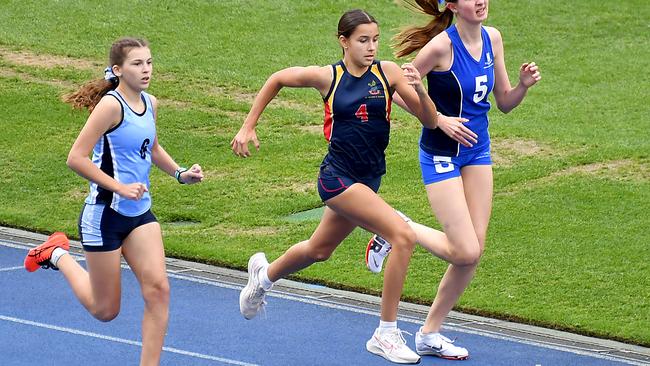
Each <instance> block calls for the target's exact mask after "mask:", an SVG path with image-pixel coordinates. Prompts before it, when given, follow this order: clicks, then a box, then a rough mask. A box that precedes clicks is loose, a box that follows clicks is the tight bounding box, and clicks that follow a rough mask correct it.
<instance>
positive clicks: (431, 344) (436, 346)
mask: <svg viewBox="0 0 650 366" xmlns="http://www.w3.org/2000/svg"><path fill="white" fill-rule="evenodd" d="M453 343H454V341H452V340H450V339H449V338H447V337H445V336H443V335H442V334H440V333H422V328H420V330H419V331H418V332H417V333H415V350H416V351H417V352H418V354H420V355H422V356H425V355H432V356H437V357H440V358H444V359H446V360H466V359H468V358H469V352H467V349H465V348H463V347H457V346H454V345H453Z"/></svg>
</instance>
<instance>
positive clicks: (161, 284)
mask: <svg viewBox="0 0 650 366" xmlns="http://www.w3.org/2000/svg"><path fill="white" fill-rule="evenodd" d="M169 292H170V291H169V281H168V280H167V278H166V277H164V278H160V279H158V280H154V281H151V282H149V283H147V284H145V285H143V286H142V297H143V298H144V301H145V302H146V303H147V304H149V305H152V304H169Z"/></svg>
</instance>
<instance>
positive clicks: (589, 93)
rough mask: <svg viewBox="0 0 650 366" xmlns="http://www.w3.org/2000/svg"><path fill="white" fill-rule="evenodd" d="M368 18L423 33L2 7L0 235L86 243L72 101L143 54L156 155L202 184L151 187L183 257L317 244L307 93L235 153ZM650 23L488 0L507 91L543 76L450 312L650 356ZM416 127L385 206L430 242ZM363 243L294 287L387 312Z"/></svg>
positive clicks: (507, 132)
mask: <svg viewBox="0 0 650 366" xmlns="http://www.w3.org/2000/svg"><path fill="white" fill-rule="evenodd" d="M353 7H362V8H364V9H367V10H368V11H369V12H370V13H371V14H373V15H374V16H375V17H376V18H377V19H378V20H379V22H380V25H381V31H382V44H381V51H380V55H379V57H380V58H381V59H393V58H392V53H391V51H390V48H389V43H390V42H389V39H390V37H391V36H392V35H393V34H395V32H396V29H397V28H398V27H401V26H404V25H407V24H409V22H413V21H421V20H422V19H423V18H421V17H419V16H413V14H411V13H409V12H408V11H407V10H405V9H404V8H402V7H399V6H398V5H396V4H395V3H394V2H393V1H325V0H322V1H304V0H300V1H298V0H296V1H290V2H287V1H279V0H266V1H249V0H239V1H228V0H220V1H199V0H195V1H187V2H183V3H177V2H168V1H137V2H134V1H130V2H127V1H123V0H114V1H111V2H102V3H101V4H99V5H97V4H96V2H84V1H73V0H68V1H66V0H61V1H56V2H54V1H52V2H48V5H47V6H43V5H42V2H40V1H20V2H18V1H0V110H1V111H2V113H1V117H0V123H1V125H0V126H1V127H2V133H0V184H1V186H2V191H1V193H0V224H2V225H7V226H13V227H20V228H26V229H29V230H34V231H39V232H43V233H49V232H52V231H55V230H63V231H65V232H66V233H68V234H69V235H70V236H72V237H76V236H77V229H76V220H77V217H78V214H79V210H80V208H81V202H82V200H83V198H84V196H85V194H86V193H87V190H88V188H87V182H86V181H84V180H83V179H82V178H80V177H78V176H76V175H75V174H74V173H73V172H72V171H70V170H69V169H67V167H66V166H65V159H66V156H67V152H68V150H69V148H70V146H71V144H72V142H73V141H74V139H75V137H76V135H77V133H78V132H79V130H80V129H81V127H82V126H83V123H84V121H85V119H86V116H87V114H86V113H84V112H79V111H72V110H71V109H70V108H69V107H68V106H67V105H65V104H63V103H62V102H61V101H60V96H61V95H62V94H64V93H66V92H68V91H71V90H73V89H74V88H75V87H76V86H78V85H79V84H80V83H82V82H83V81H85V80H88V79H90V78H98V77H101V76H102V69H103V67H105V65H104V64H105V63H106V58H107V51H108V47H109V46H110V43H111V42H112V41H113V40H114V39H116V38H118V37H120V36H123V35H136V36H142V37H145V38H147V39H148V40H149V41H150V42H151V48H152V52H153V55H154V59H155V72H154V79H153V83H152V86H151V89H150V92H151V93H153V94H154V95H156V96H157V97H158V98H159V99H160V102H161V107H160V110H159V121H158V129H159V138H160V141H161V144H162V145H163V146H165V148H166V149H167V150H168V151H169V152H170V153H171V154H172V156H174V157H175V159H176V160H177V161H178V162H180V163H182V164H184V165H190V164H191V163H194V162H198V163H200V164H201V165H202V166H203V167H204V169H205V170H206V180H205V182H204V183H202V184H200V185H196V186H181V185H179V184H177V183H176V182H175V181H174V179H173V178H170V177H167V176H164V175H163V174H162V173H161V172H160V171H154V173H153V176H152V185H153V189H152V194H153V199H154V212H155V213H156V215H157V216H158V218H159V220H160V221H161V222H162V224H163V229H164V234H165V245H166V248H167V253H168V254H169V255H171V256H176V257H181V258H188V259H193V260H198V261H202V262H209V263H215V264H220V265H224V266H228V267H234V268H245V265H246V261H247V260H248V257H249V256H250V255H251V254H252V253H254V252H256V251H259V250H263V251H265V252H266V253H267V256H268V257H269V258H270V259H274V258H276V257H277V256H279V255H280V254H281V253H282V252H283V251H284V250H285V249H286V248H288V247H289V246H290V245H291V244H293V243H294V242H297V241H299V240H303V239H304V238H307V237H308V236H309V235H310V234H311V232H312V231H313V230H314V228H315V227H316V224H317V221H314V220H308V221H303V222H296V221H289V220H287V219H286V217H287V216H288V215H291V214H293V213H298V212H301V211H305V210H308V209H312V208H316V207H320V206H321V202H320V200H319V198H318V194H317V192H316V189H315V177H316V174H317V168H318V165H319V163H320V161H321V159H322V157H323V155H324V154H325V152H326V149H327V146H326V143H325V141H324V139H323V138H322V134H321V129H320V127H319V126H320V125H321V123H322V107H321V101H320V98H319V95H318V93H317V92H316V91H314V90H290V91H289V90H287V91H283V92H282V93H281V94H280V96H279V97H278V99H277V100H276V101H275V102H273V104H272V105H271V107H270V108H269V109H268V110H267V111H266V113H265V114H264V115H263V117H262V119H261V124H260V126H259V129H258V136H259V137H260V139H261V142H262V149H261V151H260V152H259V153H257V154H255V155H254V157H253V158H249V159H238V158H236V157H235V156H234V155H233V154H232V153H231V152H230V150H229V142H230V139H231V138H232V136H234V134H235V133H236V132H237V130H238V129H239V127H240V125H241V123H242V121H243V118H244V117H245V114H246V113H247V111H248V108H249V107H250V103H251V102H252V99H253V97H254V95H255V92H256V91H257V90H258V88H259V87H260V86H261V85H262V83H263V82H264V80H265V79H266V78H267V77H268V76H269V75H270V74H271V73H272V72H274V71H276V70H278V69H281V68H284V67H287V66H291V65H312V64H319V65H324V64H328V63H332V62H335V61H337V60H338V58H339V57H340V49H339V48H338V46H337V43H336V39H335V36H334V35H335V32H336V24H337V21H338V18H339V17H340V15H341V14H342V13H343V12H344V11H345V10H347V9H350V8H353ZM648 19H650V6H648V5H647V0H630V1H625V2H618V3H616V4H613V3H612V4H603V3H600V2H588V1H581V2H566V1H559V0H548V1H542V0H530V1H499V0H493V1H492V2H491V10H490V19H489V22H488V24H489V25H493V26H496V27H497V28H499V29H500V30H501V32H502V34H503V37H504V41H505V47H506V62H507V64H508V71H509V73H510V79H511V81H512V82H513V83H514V82H516V80H517V74H516V70H517V67H518V65H519V64H520V63H522V62H526V61H529V60H534V61H536V62H537V63H538V64H539V65H540V66H541V70H542V75H543V79H542V81H541V82H540V84H539V85H537V86H535V87H534V88H533V89H531V90H530V92H529V96H528V98H527V99H526V100H525V102H524V103H523V104H522V105H521V106H520V107H519V108H517V109H516V110H514V111H513V112H511V113H510V114H509V115H503V114H500V113H499V112H498V111H496V110H495V111H493V112H492V113H491V115H490V118H491V122H492V124H491V133H492V137H493V141H494V148H493V151H494V155H495V161H496V163H495V167H494V171H495V198H494V211H493V218H492V221H491V226H490V230H489V235H488V244H487V249H486V251H485V255H484V257H483V259H482V263H481V265H480V267H479V270H478V273H477V275H476V278H475V280H474V281H473V282H472V284H471V285H470V287H469V288H468V289H467V291H466V293H465V294H464V295H463V297H462V298H461V300H460V303H459V304H458V307H457V310H460V311H465V312H470V313H478V314H483V315H489V316H495V317H498V318H504V319H513V320H516V321H521V322H526V323H531V324H537V325H542V326H547V327H553V328H558V329H565V330H570V331H575V332H579V333H583V334H589V335H595V336H599V337H606V338H613V339H619V340H624V341H627V342H631V343H636V344H641V345H645V346H650V327H648V324H650V305H649V304H650V302H649V301H648V299H649V298H650V287H649V281H650V280H649V278H650V264H649V263H650V236H649V235H648V230H649V229H650V220H649V219H648V216H646V215H647V214H648V212H650V142H648V137H649V136H650V133H649V132H648V131H650V118H649V117H650V107H649V103H648V98H649V97H650V92H649V89H650V88H649V86H650V76H649V75H650V74H648V72H647V70H648V66H650V65H649V64H650V61H649V60H650V39H649V38H648V36H647V34H648V27H649V26H650V23H649V22H648ZM418 135H419V128H418V123H417V122H416V121H415V120H414V119H413V118H411V117H410V116H408V115H407V114H406V113H404V112H403V111H395V113H394V124H393V135H392V138H391V145H390V146H389V148H388V151H387V161H388V174H387V175H386V176H385V178H384V181H383V185H382V190H381V194H382V196H383V197H384V198H385V199H386V200H387V201H388V202H389V203H391V204H392V205H394V206H395V207H397V208H399V209H400V210H402V211H404V212H406V213H407V214H409V215H410V216H412V217H413V218H414V219H416V220H417V221H419V222H422V223H425V224H429V225H433V226H436V225H437V224H436V223H435V219H434V218H433V217H432V215H431V213H430V209H429V207H428V203H427V200H426V195H425V192H424V188H423V186H422V184H421V182H420V178H419V165H418V162H417V155H416V154H417V138H418ZM367 238H368V234H367V233H365V232H363V231H362V230H357V231H355V233H353V234H352V235H351V236H350V237H349V238H348V240H346V241H345V242H344V243H343V244H342V245H341V247H340V248H339V249H338V250H337V251H336V253H335V254H334V256H333V257H332V259H331V260H329V261H328V262H325V263H322V264H317V265H314V266H312V267H311V268H309V269H307V270H304V271H302V272H300V273H298V274H297V275H296V276H295V278H296V279H300V280H304V281H313V282H318V283H324V284H327V285H331V286H334V287H341V288H351V289H356V290H360V291H364V292H368V293H374V294H378V293H379V292H380V291H381V282H382V278H381V276H376V275H372V274H370V273H369V272H367V271H366V269H365V266H364V264H363V251H364V248H365V243H366V240H367ZM411 263H412V265H411V267H410V270H409V277H408V280H407V283H406V286H405V292H404V297H405V299H407V300H411V301H416V302H420V303H425V304H427V303H429V302H430V301H431V300H432V299H433V296H434V295H435V292H436V287H437V284H438V282H439V280H440V277H441V276H442V273H443V271H444V268H445V267H446V266H445V263H443V262H442V261H441V260H439V259H436V258H434V257H432V256H431V255H429V254H427V253H426V252H425V251H424V250H422V249H418V250H417V251H416V253H415V255H414V257H413V260H412V262H411Z"/></svg>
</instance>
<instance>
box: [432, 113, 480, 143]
mask: <svg viewBox="0 0 650 366" xmlns="http://www.w3.org/2000/svg"><path fill="white" fill-rule="evenodd" d="M468 121H469V120H468V119H467V118H460V117H447V116H443V115H439V116H438V128H440V129H441V130H442V132H444V133H445V134H446V135H447V136H449V137H451V138H452V139H454V140H455V141H457V142H459V143H461V144H463V146H466V147H472V146H474V145H473V144H475V143H477V142H478V140H477V138H478V135H477V134H475V133H474V132H473V131H472V130H470V129H469V128H467V127H466V126H465V125H464V123H465V122H468Z"/></svg>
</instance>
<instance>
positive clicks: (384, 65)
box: [377, 61, 400, 72]
mask: <svg viewBox="0 0 650 366" xmlns="http://www.w3.org/2000/svg"><path fill="white" fill-rule="evenodd" d="M377 64H379V67H381V69H382V70H383V71H384V72H387V71H389V70H391V71H395V70H399V69H400V67H399V66H398V65H397V64H396V63H395V62H393V61H377Z"/></svg>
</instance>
